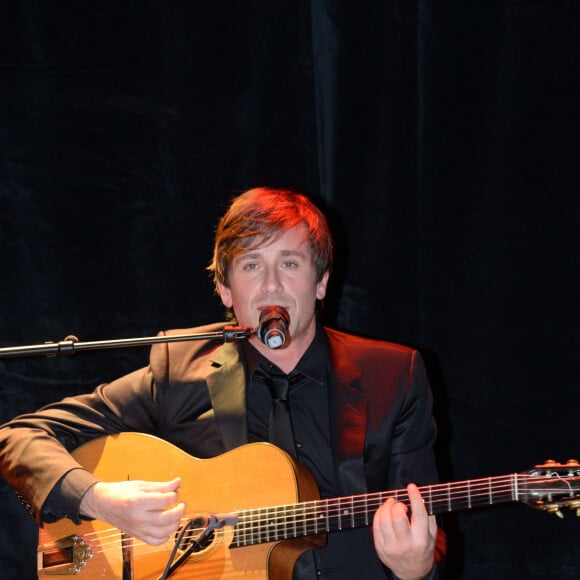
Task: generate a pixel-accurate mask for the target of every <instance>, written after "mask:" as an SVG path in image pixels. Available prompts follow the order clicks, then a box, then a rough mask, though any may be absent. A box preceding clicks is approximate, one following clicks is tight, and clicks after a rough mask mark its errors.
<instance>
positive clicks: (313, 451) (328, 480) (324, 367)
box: [243, 326, 339, 497]
mask: <svg viewBox="0 0 580 580" xmlns="http://www.w3.org/2000/svg"><path fill="white" fill-rule="evenodd" d="M243 351H244V355H245V364H246V365H247V372H248V376H250V377H251V379H250V382H249V385H248V389H247V395H246V396H247V403H248V431H249V439H250V441H267V440H268V422H269V418H270V409H271V401H272V399H271V395H270V391H269V389H268V387H267V386H266V384H265V382H264V379H263V378H262V376H261V374H260V373H256V372H255V371H256V369H257V367H258V365H260V366H261V367H262V368H263V369H265V370H266V372H268V373H270V374H284V373H283V372H282V371H281V370H280V369H279V368H278V367H277V366H276V365H274V364H273V363H271V362H270V361H269V360H267V359H266V358H265V357H263V356H262V355H261V354H260V353H259V352H258V351H257V350H256V349H255V348H254V347H253V346H252V345H251V344H249V343H243ZM296 373H300V378H299V379H298V380H297V381H292V382H291V383H290V391H289V396H288V400H289V404H290V414H291V417H292V428H293V431H294V440H295V444H296V453H297V460H298V461H299V462H300V463H301V464H302V465H303V466H304V467H306V468H307V469H308V470H309V471H310V473H312V475H313V476H314V477H315V479H316V481H317V482H318V485H319V488H320V495H321V497H336V496H337V495H339V493H338V487H337V485H336V477H335V472H334V464H333V461H332V451H331V449H332V448H331V445H330V423H329V414H328V404H329V403H328V384H327V376H328V345H327V343H326V336H325V334H324V331H323V330H322V328H321V327H320V326H318V327H317V329H316V335H315V337H314V340H313V341H312V343H311V344H310V346H309V347H308V349H307V350H306V352H305V353H304V355H303V356H302V358H301V359H300V360H299V361H298V364H297V365H296V368H295V369H294V370H293V371H292V373H291V375H295V374H296Z"/></svg>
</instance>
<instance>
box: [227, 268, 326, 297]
mask: <svg viewBox="0 0 580 580" xmlns="http://www.w3.org/2000/svg"><path fill="white" fill-rule="evenodd" d="M328 277H329V272H328V270H327V271H326V272H324V274H322V278H321V279H320V282H317V283H316V299H317V300H324V297H325V296H326V288H327V286H328ZM222 301H223V298H222Z"/></svg>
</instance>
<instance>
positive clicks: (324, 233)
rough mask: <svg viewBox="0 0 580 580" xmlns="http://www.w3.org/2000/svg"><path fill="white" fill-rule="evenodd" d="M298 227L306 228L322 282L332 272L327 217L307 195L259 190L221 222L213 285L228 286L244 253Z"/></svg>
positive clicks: (251, 192) (240, 200)
mask: <svg viewBox="0 0 580 580" xmlns="http://www.w3.org/2000/svg"><path fill="white" fill-rule="evenodd" d="M299 224H304V225H305V226H306V228H307V232H308V239H309V240H310V252H311V255H312V263H313V265H314V269H315V271H316V279H317V281H320V280H321V279H322V276H323V275H324V273H325V272H327V271H330V270H331V268H332V252H333V246H332V236H331V234H330V230H329V227H328V223H327V221H326V218H325V216H324V214H323V213H322V212H321V211H320V210H319V209H318V208H317V207H316V206H315V205H314V204H313V203H312V201H310V200H309V199H308V198H307V197H306V196H305V195H303V194H301V193H298V192H295V191H291V190H288V189H273V188H269V187H256V188H253V189H249V190H248V191H246V192H244V193H242V194H240V195H239V196H238V197H236V198H234V200H233V202H232V203H231V205H230V207H229V209H228V210H227V211H226V213H225V214H224V216H223V217H222V218H221V220H220V221H219V223H218V225H217V228H216V234H215V244H214V251H213V258H212V261H211V263H210V265H209V266H208V270H209V271H210V272H212V273H213V278H214V283H215V286H216V290H217V283H218V282H220V283H221V284H224V285H225V286H229V272H230V266H231V263H232V260H233V259H234V258H235V257H236V256H237V255H239V254H241V253H242V252H244V251H246V250H249V249H252V248H254V247H256V246H258V245H263V244H264V243H268V242H270V241H274V240H275V239H276V238H277V237H279V236H280V235H282V234H283V233H284V232H285V231H286V230H289V229H290V228H293V227H294V226H297V225H299Z"/></svg>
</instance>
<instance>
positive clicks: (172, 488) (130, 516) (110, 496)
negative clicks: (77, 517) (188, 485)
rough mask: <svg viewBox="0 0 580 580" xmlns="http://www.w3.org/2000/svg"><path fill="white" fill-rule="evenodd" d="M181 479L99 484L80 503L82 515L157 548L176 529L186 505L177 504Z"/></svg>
mask: <svg viewBox="0 0 580 580" xmlns="http://www.w3.org/2000/svg"><path fill="white" fill-rule="evenodd" d="M180 485H181V479H179V478H176V479H173V480H171V481H164V482H151V481H121V482H115V483H105V482H102V481H100V482H98V483H96V484H95V485H93V487H91V488H90V489H89V490H88V491H87V493H86V494H85V495H84V497H83V499H82V501H81V506H80V509H81V513H82V514H83V515H85V516H89V517H92V518H97V519H99V520H103V521H105V522H107V523H109V524H111V525H113V526H115V527H116V528H118V529H119V530H121V531H123V532H125V533H126V534H129V535H130V536H132V537H134V538H138V539H140V540H143V541H144V542H147V543H148V544H151V545H153V546H158V545H160V544H163V543H164V542H165V541H167V540H168V539H169V537H170V536H171V534H172V533H173V532H175V530H177V528H178V526H179V522H180V520H181V518H182V517H183V514H184V513H185V504H184V503H183V502H179V503H176V502H177V490H178V489H179V486H180Z"/></svg>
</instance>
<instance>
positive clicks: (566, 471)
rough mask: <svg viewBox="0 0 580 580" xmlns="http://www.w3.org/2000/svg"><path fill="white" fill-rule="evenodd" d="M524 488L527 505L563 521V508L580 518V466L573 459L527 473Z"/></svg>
mask: <svg viewBox="0 0 580 580" xmlns="http://www.w3.org/2000/svg"><path fill="white" fill-rule="evenodd" d="M526 476H527V477H525V478H523V479H522V480H521V481H520V482H519V483H520V485H521V491H522V496H524V498H523V501H525V502H526V503H527V504H528V505H530V506H531V507H533V508H535V509H539V510H544V511H547V512H548V513H552V514H554V515H556V516H558V517H559V518H563V517H564V514H563V512H562V508H568V509H571V510H575V511H576V515H577V516H578V517H580V463H579V462H578V460H577V459H569V460H568V461H567V462H566V463H559V462H557V461H554V460H553V459H549V460H547V461H545V462H544V463H542V464H541V465H536V466H534V468H533V469H530V470H529V471H527V472H526Z"/></svg>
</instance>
